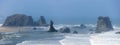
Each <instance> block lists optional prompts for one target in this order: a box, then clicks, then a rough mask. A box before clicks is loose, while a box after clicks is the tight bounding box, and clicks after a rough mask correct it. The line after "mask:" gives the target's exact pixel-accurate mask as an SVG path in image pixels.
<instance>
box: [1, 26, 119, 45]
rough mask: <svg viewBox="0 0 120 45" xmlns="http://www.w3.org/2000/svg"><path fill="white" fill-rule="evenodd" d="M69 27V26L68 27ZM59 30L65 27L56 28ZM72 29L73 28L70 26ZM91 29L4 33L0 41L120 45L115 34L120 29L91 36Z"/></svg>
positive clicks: (12, 43)
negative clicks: (61, 31) (63, 31)
mask: <svg viewBox="0 0 120 45" xmlns="http://www.w3.org/2000/svg"><path fill="white" fill-rule="evenodd" d="M67 26H68V25H67ZM55 27H56V28H57V29H59V28H60V27H64V26H58V25H57V26H55ZM69 27H72V26H69ZM91 28H95V27H90V28H86V29H79V28H76V29H75V28H71V30H72V31H74V30H76V31H78V32H79V33H78V34H73V33H72V32H71V33H60V32H55V33H51V32H46V31H47V28H40V29H38V30H28V31H18V32H13V33H4V39H2V40H0V42H1V43H0V45H113V44H114V45H119V44H120V34H115V32H118V31H120V28H119V27H117V28H115V30H114V31H109V32H104V33H100V34H96V33H94V34H89V32H90V31H89V30H88V29H91Z"/></svg>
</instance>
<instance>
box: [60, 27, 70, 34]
mask: <svg viewBox="0 0 120 45" xmlns="http://www.w3.org/2000/svg"><path fill="white" fill-rule="evenodd" d="M60 32H61V33H70V32H71V31H70V28H69V27H63V28H61V29H60Z"/></svg>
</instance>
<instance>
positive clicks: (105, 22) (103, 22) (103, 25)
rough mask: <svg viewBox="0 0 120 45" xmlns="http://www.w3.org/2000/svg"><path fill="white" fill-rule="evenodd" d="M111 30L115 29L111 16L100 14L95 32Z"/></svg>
mask: <svg viewBox="0 0 120 45" xmlns="http://www.w3.org/2000/svg"><path fill="white" fill-rule="evenodd" d="M110 30H113V27H112V24H111V21H110V18H109V17H102V16H99V17H98V21H97V27H96V31H95V32H96V33H100V32H103V31H110Z"/></svg>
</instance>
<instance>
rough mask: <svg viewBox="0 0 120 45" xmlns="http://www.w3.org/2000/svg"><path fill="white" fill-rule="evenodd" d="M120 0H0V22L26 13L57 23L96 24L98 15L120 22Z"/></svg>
mask: <svg viewBox="0 0 120 45" xmlns="http://www.w3.org/2000/svg"><path fill="white" fill-rule="evenodd" d="M119 2H120V0H0V23H4V21H5V19H6V17H7V16H10V15H13V14H26V15H30V16H33V18H34V19H35V20H37V19H38V18H39V16H45V18H46V20H47V22H49V20H53V21H54V22H55V23H56V24H96V22H97V17H98V16H109V17H110V18H111V21H112V23H113V24H120V18H119V17H120V3H119Z"/></svg>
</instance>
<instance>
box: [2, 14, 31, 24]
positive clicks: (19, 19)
mask: <svg viewBox="0 0 120 45" xmlns="http://www.w3.org/2000/svg"><path fill="white" fill-rule="evenodd" d="M32 25H33V19H32V17H31V16H26V15H24V14H14V15H12V16H8V17H7V19H6V20H5V22H4V24H3V26H32Z"/></svg>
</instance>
